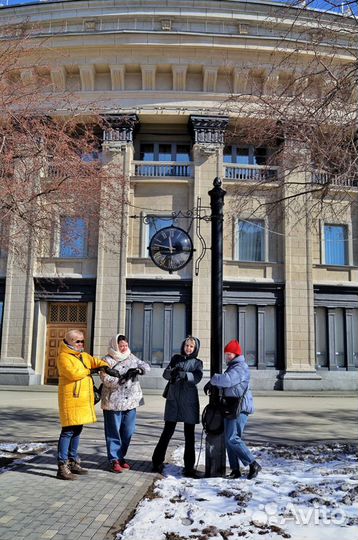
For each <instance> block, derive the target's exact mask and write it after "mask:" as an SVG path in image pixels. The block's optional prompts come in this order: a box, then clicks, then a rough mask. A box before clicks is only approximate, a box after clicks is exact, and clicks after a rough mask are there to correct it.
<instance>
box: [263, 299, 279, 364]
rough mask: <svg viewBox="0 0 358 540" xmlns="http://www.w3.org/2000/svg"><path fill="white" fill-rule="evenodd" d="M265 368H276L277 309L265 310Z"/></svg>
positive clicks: (271, 307)
mask: <svg viewBox="0 0 358 540" xmlns="http://www.w3.org/2000/svg"><path fill="white" fill-rule="evenodd" d="M264 355H265V366H266V367H273V368H274V367H276V358H277V344H276V308H275V306H266V308H265V351H264Z"/></svg>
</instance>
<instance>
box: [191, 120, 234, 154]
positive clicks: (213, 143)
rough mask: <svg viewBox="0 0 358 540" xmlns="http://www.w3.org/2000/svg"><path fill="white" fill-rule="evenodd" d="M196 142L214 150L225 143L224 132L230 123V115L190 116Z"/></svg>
mask: <svg viewBox="0 0 358 540" xmlns="http://www.w3.org/2000/svg"><path fill="white" fill-rule="evenodd" d="M189 122H190V127H191V130H192V133H193V139H194V144H199V145H200V146H202V147H203V149H205V148H213V149H214V151H215V150H216V149H217V148H218V147H219V146H222V145H223V144H224V134H225V130H226V128H227V125H228V123H229V117H228V116H190V119H189Z"/></svg>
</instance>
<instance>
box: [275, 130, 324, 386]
mask: <svg viewBox="0 0 358 540" xmlns="http://www.w3.org/2000/svg"><path fill="white" fill-rule="evenodd" d="M306 152H307V150H306V149H305V148H302V146H300V143H299V142H298V141H293V140H289V139H286V140H285V150H284V157H283V160H284V168H285V163H292V164H295V163H296V165H295V166H292V167H289V168H287V169H286V170H285V171H284V172H283V174H284V182H283V198H284V216H283V219H284V232H285V246H284V261H285V335H286V340H285V357H286V372H285V374H284V376H283V388H284V390H307V389H308V390H310V389H313V388H317V387H318V383H319V381H320V379H321V378H320V377H319V376H318V375H317V373H316V368H315V344H314V304H313V281H312V226H311V219H310V207H311V204H312V199H311V195H310V194H309V193H306V194H303V193H305V192H306V191H308V190H307V183H309V182H310V175H309V173H308V172H305V171H304V167H302V164H303V163H304V162H305V156H304V153H306ZM297 164H299V165H297Z"/></svg>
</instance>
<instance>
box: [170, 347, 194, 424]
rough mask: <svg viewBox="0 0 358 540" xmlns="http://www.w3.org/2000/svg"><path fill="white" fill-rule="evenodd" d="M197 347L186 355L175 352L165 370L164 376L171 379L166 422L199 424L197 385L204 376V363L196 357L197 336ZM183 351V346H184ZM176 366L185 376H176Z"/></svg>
mask: <svg viewBox="0 0 358 540" xmlns="http://www.w3.org/2000/svg"><path fill="white" fill-rule="evenodd" d="M195 341H196V348H195V350H194V352H193V353H192V354H191V355H190V356H189V357H186V356H184V355H183V354H181V355H179V354H175V355H174V356H173V357H172V359H171V361H170V363H169V365H168V366H167V367H166V368H165V370H164V372H163V377H164V379H166V380H167V381H169V383H168V385H167V387H168V388H167V390H168V391H167V395H166V404H165V411H164V420H165V421H166V422H185V423H186V424H199V422H200V418H199V409H200V407H199V396H198V389H197V387H196V385H197V384H198V383H199V382H200V381H201V379H202V376H203V363H202V361H201V360H199V359H198V358H196V355H197V354H198V352H199V347H200V341H199V340H198V339H197V338H195ZM182 352H183V346H182ZM175 368H179V369H180V370H182V372H184V373H183V377H182V378H180V377H179V376H177V377H174V375H175V371H174V370H175Z"/></svg>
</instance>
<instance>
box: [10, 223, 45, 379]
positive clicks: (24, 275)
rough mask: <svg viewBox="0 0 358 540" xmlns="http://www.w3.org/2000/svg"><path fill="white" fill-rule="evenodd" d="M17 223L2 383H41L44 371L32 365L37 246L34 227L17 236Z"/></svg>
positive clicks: (11, 254) (11, 264) (11, 247)
mask: <svg viewBox="0 0 358 540" xmlns="http://www.w3.org/2000/svg"><path fill="white" fill-rule="evenodd" d="M15 227H16V224H15V222H13V223H12V224H11V226H10V243H9V250H8V257H7V264H6V287H5V302H4V313H3V327H2V341H1V357H0V384H14V385H30V384H40V382H41V373H35V370H34V367H33V366H32V365H31V346H32V329H33V315H34V280H33V274H34V261H35V256H36V255H35V247H34V242H32V235H31V234H30V231H27V232H21V233H19V236H17V234H16V233H14V229H15ZM20 234H21V236H20ZM12 235H14V236H13V237H12V238H11V236H12Z"/></svg>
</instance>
